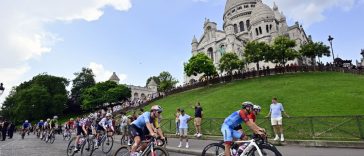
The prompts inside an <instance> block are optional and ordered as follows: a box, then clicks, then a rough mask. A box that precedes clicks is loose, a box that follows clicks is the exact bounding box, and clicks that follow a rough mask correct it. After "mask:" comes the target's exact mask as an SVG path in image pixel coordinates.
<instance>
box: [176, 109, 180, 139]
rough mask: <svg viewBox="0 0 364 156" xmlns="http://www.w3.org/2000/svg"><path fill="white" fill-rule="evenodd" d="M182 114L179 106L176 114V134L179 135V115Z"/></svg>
mask: <svg viewBox="0 0 364 156" xmlns="http://www.w3.org/2000/svg"><path fill="white" fill-rule="evenodd" d="M180 115H181V110H180V109H179V108H177V112H176V114H175V116H176V135H179V116H180Z"/></svg>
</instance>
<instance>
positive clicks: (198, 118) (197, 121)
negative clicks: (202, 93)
mask: <svg viewBox="0 0 364 156" xmlns="http://www.w3.org/2000/svg"><path fill="white" fill-rule="evenodd" d="M202 115H203V109H202V107H201V104H200V102H197V104H196V106H195V120H194V125H195V128H196V134H195V137H201V136H202V134H201V120H202Z"/></svg>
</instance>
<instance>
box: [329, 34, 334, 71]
mask: <svg viewBox="0 0 364 156" xmlns="http://www.w3.org/2000/svg"><path fill="white" fill-rule="evenodd" d="M327 40H328V41H329V42H330V47H331V53H332V63H333V64H334V65H335V56H334V49H333V48H332V40H334V38H333V37H331V35H329V38H328V39H327Z"/></svg>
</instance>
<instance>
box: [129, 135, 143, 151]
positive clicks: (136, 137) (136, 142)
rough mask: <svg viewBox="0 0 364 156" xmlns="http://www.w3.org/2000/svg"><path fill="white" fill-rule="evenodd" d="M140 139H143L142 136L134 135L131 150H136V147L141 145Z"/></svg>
mask: <svg viewBox="0 0 364 156" xmlns="http://www.w3.org/2000/svg"><path fill="white" fill-rule="evenodd" d="M140 141H141V139H140V136H135V137H134V144H133V145H132V146H131V150H130V151H131V152H136V149H137V147H138V146H139V144H140Z"/></svg>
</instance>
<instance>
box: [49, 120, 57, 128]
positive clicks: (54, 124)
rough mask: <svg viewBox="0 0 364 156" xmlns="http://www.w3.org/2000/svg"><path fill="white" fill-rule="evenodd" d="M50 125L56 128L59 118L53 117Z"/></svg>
mask: <svg viewBox="0 0 364 156" xmlns="http://www.w3.org/2000/svg"><path fill="white" fill-rule="evenodd" d="M50 125H51V127H52V128H55V127H56V126H58V120H57V119H52V120H51V121H50Z"/></svg>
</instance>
